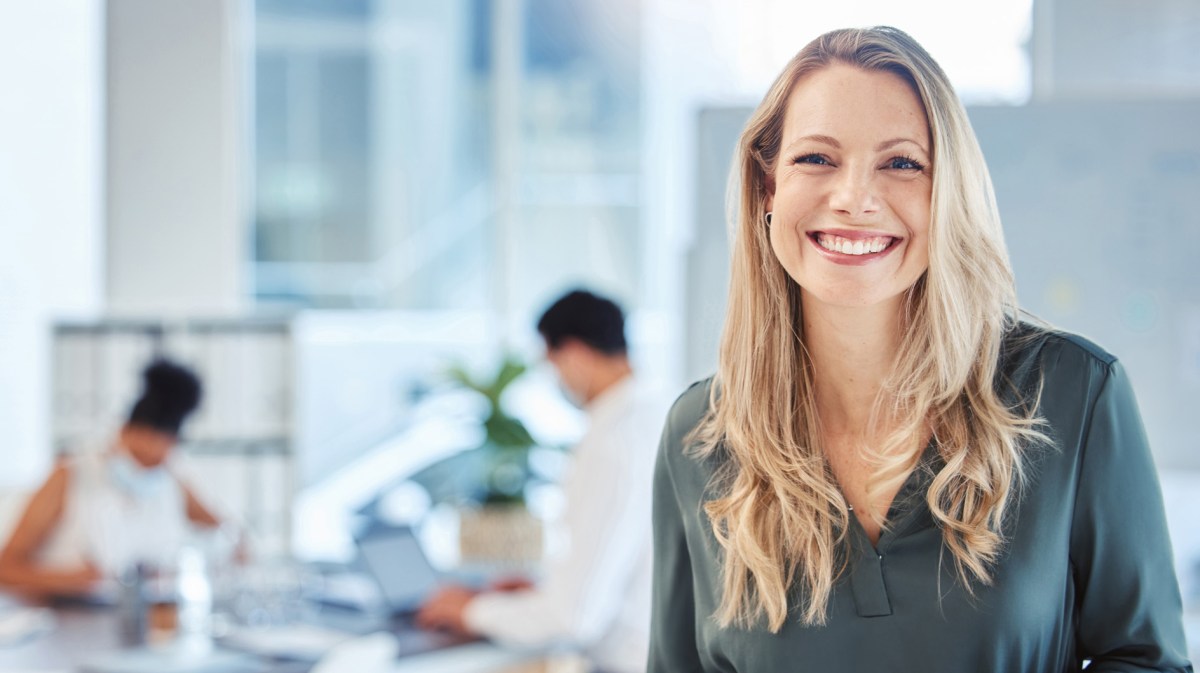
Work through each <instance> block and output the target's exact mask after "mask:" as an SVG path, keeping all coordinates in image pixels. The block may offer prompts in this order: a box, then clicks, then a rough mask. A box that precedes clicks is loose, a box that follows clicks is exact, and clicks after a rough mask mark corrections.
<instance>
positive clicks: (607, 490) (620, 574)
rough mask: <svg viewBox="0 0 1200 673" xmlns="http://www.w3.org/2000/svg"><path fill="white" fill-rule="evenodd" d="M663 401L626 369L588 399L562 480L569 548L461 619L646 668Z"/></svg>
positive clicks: (614, 663)
mask: <svg viewBox="0 0 1200 673" xmlns="http://www.w3.org/2000/svg"><path fill="white" fill-rule="evenodd" d="M668 407H669V400H667V399H665V398H664V397H663V396H662V395H660V394H658V393H657V392H655V391H653V390H650V389H647V388H645V387H643V386H640V385H639V384H638V383H637V382H636V381H635V380H634V377H633V376H628V377H626V378H624V379H622V380H621V381H618V382H617V383H615V384H613V385H612V386H610V387H609V388H608V389H607V390H605V391H604V392H603V393H601V394H600V395H599V396H597V397H596V398H595V399H594V400H592V402H591V404H589V405H588V406H587V408H586V411H587V415H588V430H587V433H586V434H585V435H584V437H583V439H581V440H580V441H579V443H578V444H577V445H576V446H575V448H574V451H573V456H574V458H573V462H572V464H571V467H570V468H569V471H568V474H567V477H566V479H565V480H564V482H563V490H564V493H565V495H566V510H565V513H564V520H563V527H564V529H565V530H566V531H567V532H568V534H569V535H570V544H569V547H568V550H567V551H566V553H565V554H562V555H561V556H559V557H558V558H556V559H552V560H551V561H549V562H548V563H547V566H546V567H545V570H544V572H543V573H542V581H541V582H540V583H539V585H538V587H537V588H536V589H533V590H529V591H521V592H515V593H487V594H483V595H480V596H478V597H476V598H475V599H474V600H472V601H471V602H470V604H469V605H468V606H467V611H466V614H465V619H466V623H467V626H469V627H470V628H471V629H472V630H474V631H476V632H478V633H481V634H483V635H485V636H487V637H489V638H491V639H492V640H494V641H496V642H498V643H501V644H506V645H511V646H515V647H545V646H549V645H554V644H566V645H573V646H578V647H580V648H582V650H583V652H584V653H585V654H586V655H587V656H588V657H589V658H590V660H591V662H592V664H593V665H594V666H595V667H597V668H599V669H602V670H605V671H611V672H612V673H626V672H633V671H643V670H645V666H646V655H647V650H648V647H649V634H650V584H651V558H650V547H651V537H650V536H651V530H650V520H651V485H652V482H653V474H654V461H655V457H656V453H657V450H658V440H659V436H660V435H661V433H662V426H663V422H664V420H665V418H666V412H667V409H668Z"/></svg>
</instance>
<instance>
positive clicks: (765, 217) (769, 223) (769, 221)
mask: <svg viewBox="0 0 1200 673" xmlns="http://www.w3.org/2000/svg"><path fill="white" fill-rule="evenodd" d="M763 219H764V220H766V221H767V226H768V227H770V226H771V213H769V212H768V213H767V214H766V215H764V216H763Z"/></svg>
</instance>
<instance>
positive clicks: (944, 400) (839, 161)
mask: <svg viewBox="0 0 1200 673" xmlns="http://www.w3.org/2000/svg"><path fill="white" fill-rule="evenodd" d="M737 169H738V172H737V174H736V175H735V177H736V178H737V183H736V184H737V185H738V187H739V189H738V191H736V192H733V191H732V190H731V193H733V194H735V195H736V196H737V197H738V199H737V200H738V210H737V213H736V222H735V224H736V227H735V232H734V251H733V264H732V272H731V279H730V296H729V309H728V313H727V316H726V321H725V329H724V334H723V337H722V344H721V353H720V365H719V368H718V372H717V374H716V376H714V377H713V378H712V379H711V380H709V381H705V382H701V383H698V384H696V385H694V386H692V388H691V389H689V390H688V391H687V392H685V393H684V394H683V395H682V396H681V397H680V398H679V400H678V401H677V402H676V404H675V407H674V408H673V410H672V412H671V414H670V416H669V418H668V421H667V426H666V428H665V430H664V434H663V439H662V444H661V447H660V453H659V462H658V468H657V473H656V478H655V511H654V525H655V585H654V600H653V616H652V621H653V636H652V646H651V656H650V661H649V668H650V671H651V672H652V673H660V672H666V671H739V672H743V673H748V672H757V671H762V672H764V673H766V672H769V673H776V672H778V671H785V670H786V671H820V672H822V673H829V672H831V671H833V672H836V671H847V672H851V671H877V670H888V671H922V672H923V673H939V672H946V673H951V672H953V673H963V672H966V671H1005V672H1008V671H1012V672H1016V671H1020V672H1022V673H1034V672H1043V671H1044V672H1046V673H1051V672H1053V673H1060V672H1062V671H1077V670H1080V669H1081V667H1082V666H1083V663H1084V661H1085V660H1090V661H1091V662H1092V663H1091V667H1090V668H1089V669H1088V670H1089V671H1116V670H1120V671H1130V670H1138V671H1190V670H1191V666H1190V664H1189V663H1188V662H1187V660H1186V657H1185V654H1184V652H1185V644H1184V638H1183V631H1182V616H1181V612H1182V611H1181V604H1180V598H1179V590H1178V586H1177V583H1176V580H1175V575H1174V570H1173V568H1172V565H1171V554H1170V543H1169V540H1168V537H1167V531H1166V526H1165V522H1164V516H1163V511H1162V499H1161V495H1160V492H1159V488H1158V483H1157V479H1156V476H1155V472H1154V466H1153V462H1152V459H1151V457H1150V452H1149V449H1148V447H1147V444H1146V439H1145V436H1144V433H1143V431H1142V427H1141V421H1140V418H1139V415H1138V411H1137V407H1136V404H1135V402H1134V399H1133V394H1132V391H1131V388H1130V385H1129V383H1128V380H1127V378H1126V377H1125V374H1124V372H1123V369H1122V367H1121V365H1120V364H1119V363H1118V362H1117V360H1116V358H1114V357H1113V356H1111V355H1110V354H1108V353H1106V352H1105V351H1103V350H1102V349H1101V348H1099V347H1098V346H1096V345H1095V344H1092V343H1091V342H1089V341H1087V340H1085V339H1082V338H1080V337H1078V336H1075V335H1071V334H1067V333H1064V332H1059V331H1054V330H1051V329H1049V328H1046V327H1041V326H1036V325H1033V324H1031V323H1029V322H1026V321H1023V320H1021V319H1020V318H1019V311H1018V307H1017V303H1016V296H1015V290H1014V284H1013V279H1012V274H1011V271H1010V268H1009V264H1008V258H1007V253H1006V251H1005V247H1004V241H1003V235H1002V232H1001V228H1000V221H999V216H998V214H997V210H996V206H995V200H994V197H993V194H992V188H991V182H990V178H989V177H988V173H987V168H986V166H985V164H984V161H983V156H982V153H981V152H980V150H979V146H978V143H977V142H976V140H975V137H974V134H973V132H972V130H971V127H970V123H969V121H968V119H967V116H966V113H965V111H964V110H963V108H962V105H961V104H960V103H959V101H958V98H957V96H956V95H955V93H954V91H953V89H952V88H951V86H950V84H949V81H948V79H947V78H946V76H945V74H944V73H943V72H942V70H941V69H940V67H939V66H938V65H937V64H936V63H935V62H934V61H933V59H932V58H931V57H930V56H929V55H928V54H927V53H926V52H925V50H924V49H922V48H921V46H920V45H918V44H917V43H916V42H915V41H913V40H912V38H910V37H909V36H908V35H906V34H905V33H903V32H901V31H899V30H896V29H894V28H886V27H881V28H873V29H865V30H839V31H833V32H831V33H827V34H825V35H823V36H821V37H819V38H817V39H816V40H814V41H813V42H812V43H810V44H809V45H807V46H806V47H805V48H804V49H803V50H801V52H800V53H799V54H798V55H797V56H796V57H795V58H794V59H793V60H792V61H791V62H790V63H789V64H788V66H787V67H786V68H785V69H784V71H783V73H782V74H781V75H780V76H779V78H778V79H777V80H776V82H775V83H774V85H773V86H772V87H771V89H770V91H769V92H768V93H767V95H766V97H765V98H764V99H763V102H762V104H761V105H760V106H759V107H758V109H757V110H756V111H755V113H754V114H753V116H752V117H751V119H750V121H749V123H748V124H747V127H746V130H745V132H744V133H743V135H742V138H741V141H740V143H739V146H738V154H737Z"/></svg>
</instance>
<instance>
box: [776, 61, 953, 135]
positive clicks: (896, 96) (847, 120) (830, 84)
mask: <svg viewBox="0 0 1200 673" xmlns="http://www.w3.org/2000/svg"><path fill="white" fill-rule="evenodd" d="M810 134H819V135H827V136H831V137H833V138H834V139H835V140H838V141H839V142H841V143H842V144H844V145H845V144H857V143H859V142H861V143H863V144H870V145H874V144H876V143H877V142H880V141H885V140H892V139H894V138H908V139H911V140H914V141H916V142H917V143H919V144H921V146H922V147H923V148H924V149H925V150H926V151H928V149H929V124H928V122H927V120H926V116H925V108H924V106H922V105H921V100H920V99H919V98H918V97H917V94H916V92H914V91H913V90H912V87H910V86H909V84H908V82H906V81H905V80H904V79H902V78H901V77H900V76H899V75H896V74H894V73H890V72H886V71H880V70H864V69H862V68H859V67H856V66H852V65H846V64H840V63H835V64H833V65H830V66H827V67H824V68H821V69H819V70H816V71H814V72H811V73H809V74H807V75H805V76H804V77H803V78H801V79H800V81H799V82H797V83H796V86H795V87H794V88H793V89H792V93H791V95H790V96H788V103H787V110H786V111H785V113H784V124H783V147H785V148H786V147H787V146H788V145H789V144H790V143H792V142H795V141H796V140H797V139H799V138H802V137H804V136H806V135H810Z"/></svg>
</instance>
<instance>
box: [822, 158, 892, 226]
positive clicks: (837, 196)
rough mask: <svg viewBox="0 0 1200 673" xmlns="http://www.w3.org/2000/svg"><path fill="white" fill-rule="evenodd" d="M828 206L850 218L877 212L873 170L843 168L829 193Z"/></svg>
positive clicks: (877, 197)
mask: <svg viewBox="0 0 1200 673" xmlns="http://www.w3.org/2000/svg"><path fill="white" fill-rule="evenodd" d="M829 207H830V209H832V210H833V211H834V212H835V213H837V214H838V215H841V216H843V217H848V218H851V219H858V218H861V217H863V216H866V215H871V214H873V213H876V212H878V211H879V207H880V206H879V195H878V194H877V193H876V184H875V171H872V170H870V169H863V170H851V169H843V170H842V171H841V175H839V176H838V179H837V180H836V182H835V183H834V185H833V192H832V193H831V194H830V195H829Z"/></svg>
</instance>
